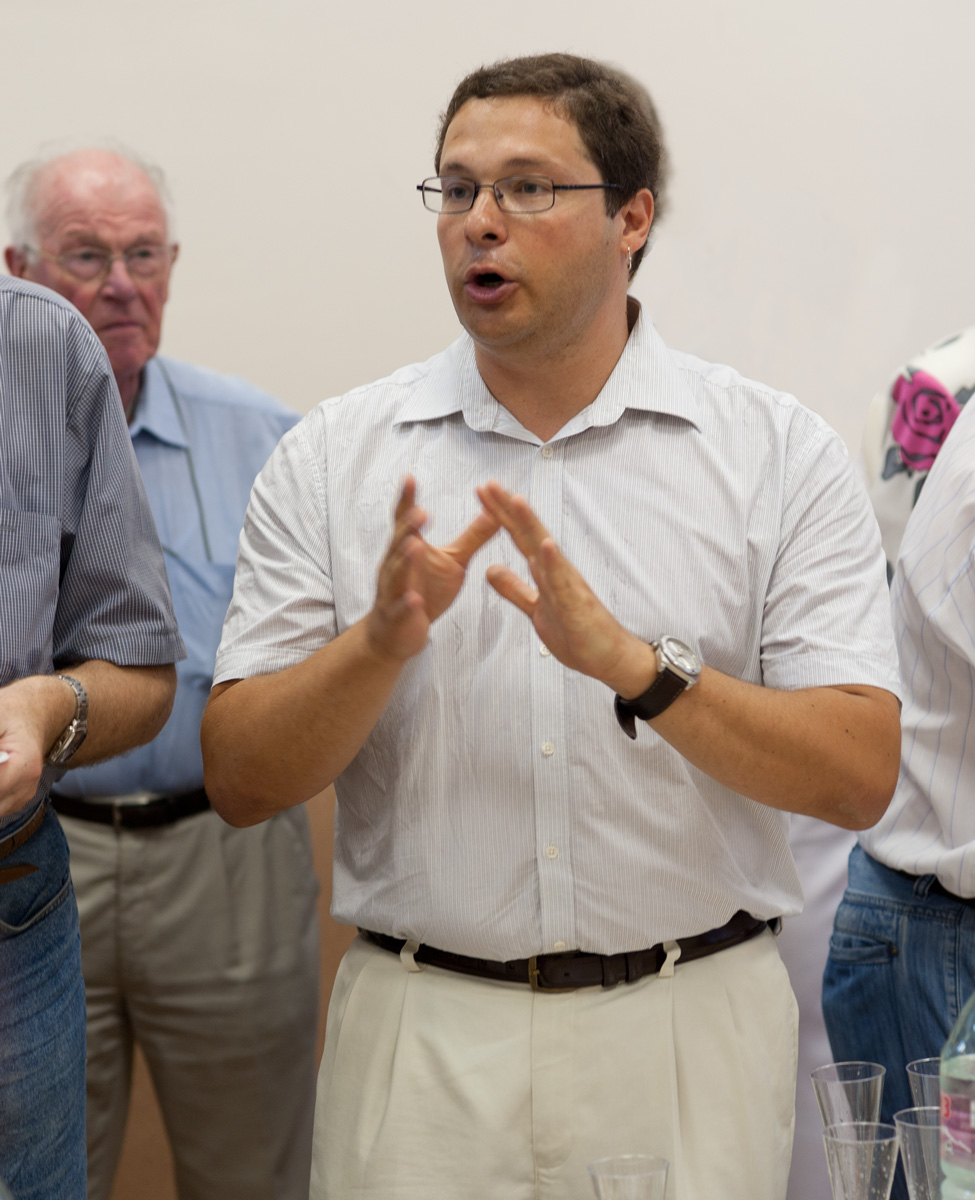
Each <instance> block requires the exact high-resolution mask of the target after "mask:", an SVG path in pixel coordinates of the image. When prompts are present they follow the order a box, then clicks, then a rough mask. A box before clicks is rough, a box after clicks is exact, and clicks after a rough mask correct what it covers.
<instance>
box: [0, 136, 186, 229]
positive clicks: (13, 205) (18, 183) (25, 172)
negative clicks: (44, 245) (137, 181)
mask: <svg viewBox="0 0 975 1200" xmlns="http://www.w3.org/2000/svg"><path fill="white" fill-rule="evenodd" d="M80 150H107V151H109V152H110V153H111V154H114V155H116V156H117V157H118V158H121V159H124V160H125V161H126V162H129V163H131V164H132V165H133V166H134V167H138V168H139V170H140V171H141V172H142V173H143V174H144V175H145V176H146V178H147V179H148V180H149V182H150V183H151V184H152V186H153V187H154V188H155V190H156V195H157V196H158V197H159V203H160V204H161V205H162V209H163V212H164V213H165V214H166V227H167V229H168V232H169V238H170V240H171V241H175V238H176V231H175V212H174V210H173V200H172V196H171V195H170V191H169V187H168V185H167V183H166V176H165V175H164V174H163V171H162V168H161V167H157V166H156V164H155V163H151V162H149V161H148V160H147V159H144V158H143V157H142V156H141V155H140V154H136V153H135V151H133V150H131V149H130V148H129V147H128V146H126V145H124V144H123V143H122V142H120V141H118V140H116V139H115V138H98V139H96V140H94V141H79V140H76V139H71V140H70V141H64V140H62V141H58V142H47V143H45V145H43V146H42V147H41V148H40V150H39V151H38V153H37V154H36V155H35V157H34V158H29V159H28V160H27V161H26V162H23V163H21V164H20V166H19V167H17V168H16V169H15V170H14V171H12V172H11V174H10V175H9V177H8V178H7V182H6V184H5V188H4V190H5V191H6V193H7V206H6V217H7V233H8V235H9V237H10V244H11V245H13V246H16V247H17V248H18V249H26V248H27V247H29V246H31V245H33V244H34V243H35V242H36V240H37V195H36V191H37V183H38V178H39V176H40V174H41V172H42V171H43V170H44V169H45V168H46V167H48V166H50V165H51V163H54V162H57V160H58V159H59V158H67V157H68V156H69V155H71V154H76V153H78V152H79V151H80Z"/></svg>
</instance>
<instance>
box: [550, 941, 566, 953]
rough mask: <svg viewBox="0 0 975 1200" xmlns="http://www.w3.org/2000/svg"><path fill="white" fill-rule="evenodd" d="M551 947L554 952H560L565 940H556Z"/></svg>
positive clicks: (563, 947)
mask: <svg viewBox="0 0 975 1200" xmlns="http://www.w3.org/2000/svg"><path fill="white" fill-rule="evenodd" d="M552 949H553V950H554V951H555V953H556V954H561V953H562V951H563V950H564V949H565V942H562V941H559V942H556V943H555V945H554V946H553V947H552Z"/></svg>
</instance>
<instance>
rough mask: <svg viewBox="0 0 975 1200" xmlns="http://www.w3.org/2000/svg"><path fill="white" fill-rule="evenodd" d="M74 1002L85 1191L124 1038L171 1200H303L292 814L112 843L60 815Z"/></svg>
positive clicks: (305, 953)
mask: <svg viewBox="0 0 975 1200" xmlns="http://www.w3.org/2000/svg"><path fill="white" fill-rule="evenodd" d="M62 824H63V826H64V830H65V833H66V834H67V838H68V843H69V845H70V847H71V875H72V879H73V880H74V886H75V891H76V893H77V897H78V912H79V916H80V920H81V958H82V970H83V972H84V977H85V990H86V996H87V1008H88V1084H87V1132H88V1195H89V1200H108V1196H109V1194H110V1191H111V1187H112V1180H113V1178H114V1175H115V1170H116V1166H117V1164H118V1157H119V1151H120V1149H121V1144H122V1135H123V1132H124V1129H125V1119H126V1112H127V1109H128V1100H129V1084H130V1079H131V1072H132V1050H133V1042H138V1043H139V1045H140V1046H141V1048H142V1050H143V1053H144V1054H145V1057H146V1061H147V1063H148V1066H149V1071H150V1073H151V1075H152V1080H153V1084H154V1086H155V1090H156V1094H157V1096H158V1099H159V1104H160V1108H161V1109H162V1114H163V1119H164V1121H165V1124H166V1130H167V1133H168V1135H169V1140H170V1143H171V1146H172V1150H173V1158H174V1163H175V1170H176V1181H177V1189H178V1192H179V1195H180V1198H181V1200H231V1198H232V1200H307V1196H308V1174H309V1163H310V1157H311V1123H312V1116H313V1109H314V1087H315V1038H316V1027H317V1016H318V990H319V982H318V981H319V958H318V919H317V910H316V896H317V892H318V884H317V881H316V878H315V872H314V869H313V866H312V859H311V845H310V838H309V831H308V821H307V814H306V813H305V812H304V810H303V809H300V810H290V811H288V812H286V813H282V814H281V815H280V816H278V817H275V818H274V819H273V820H271V821H267V822H265V823H264V824H262V825H257V826H254V827H253V828H251V829H232V828H231V827H230V826H229V825H226V824H225V823H224V822H223V821H222V820H221V819H220V818H219V817H218V816H217V815H216V814H215V813H212V812H207V813H201V814H199V815H197V816H193V817H187V818H185V819H184V820H182V821H178V822H176V823H175V824H173V825H167V826H164V827H163V828H160V829H152V830H139V831H129V830H120V831H118V832H116V831H115V830H114V829H112V828H111V827H110V826H106V825H96V824H93V823H92V822H90V821H80V820H72V819H70V818H62Z"/></svg>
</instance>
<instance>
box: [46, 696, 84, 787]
mask: <svg viewBox="0 0 975 1200" xmlns="http://www.w3.org/2000/svg"><path fill="white" fill-rule="evenodd" d="M55 678H56V679H60V680H62V681H63V682H64V683H66V684H67V685H68V687H69V688H71V690H72V691H73V692H74V716H73V717H72V718H71V720H70V721H69V722H68V724H67V725H66V726H65V729H64V732H63V733H62V734H61V736H60V737H59V738H58V739H57V741H56V742H55V743H54V745H53V746H52V747H51V749H50V751H49V752H48V756H47V758H46V759H45V762H46V763H47V764H48V766H50V767H63V766H64V764H65V763H66V762H67V761H68V759H69V758H70V757H71V756H72V754H74V752H75V751H76V750H77V749H78V747H79V746H80V745H81V743H82V742H83V741H84V740H85V738H86V737H87V736H88V693H87V692H86V691H85V689H84V688H83V687H82V686H81V684H80V683H79V682H78V680H77V679H75V678H74V677H73V676H71V675H56V676H55Z"/></svg>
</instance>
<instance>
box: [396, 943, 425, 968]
mask: <svg viewBox="0 0 975 1200" xmlns="http://www.w3.org/2000/svg"><path fill="white" fill-rule="evenodd" d="M419 949H420V943H419V942H418V941H416V939H415V938H407V939H406V941H405V942H404V943H403V945H402V948H401V949H400V952H399V960H400V962H401V963H402V964H403V966H404V967H405V968H406V969H407V971H409V972H410V973H411V974H416V973H417V972H419V971H422V970H423V967H422V966H421V964H420V963H418V962H417V961H416V959H415V958H414V957H413V956H414V955H415V954H416V952H417V950H419Z"/></svg>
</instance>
